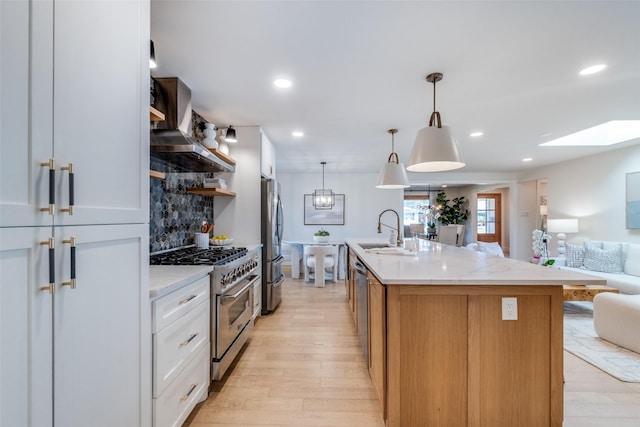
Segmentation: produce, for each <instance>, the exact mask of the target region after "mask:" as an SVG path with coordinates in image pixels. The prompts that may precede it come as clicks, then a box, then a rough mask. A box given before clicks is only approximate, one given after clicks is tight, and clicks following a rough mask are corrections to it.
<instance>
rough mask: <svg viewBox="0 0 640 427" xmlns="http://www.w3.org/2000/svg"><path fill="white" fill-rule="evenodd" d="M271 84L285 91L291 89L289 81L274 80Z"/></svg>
mask: <svg viewBox="0 0 640 427" xmlns="http://www.w3.org/2000/svg"><path fill="white" fill-rule="evenodd" d="M273 84H274V85H275V86H276V87H279V88H283V89H286V88H288V87H291V80H289V79H277V80H274V82H273Z"/></svg>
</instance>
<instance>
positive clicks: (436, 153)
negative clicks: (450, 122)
mask: <svg viewBox="0 0 640 427" xmlns="http://www.w3.org/2000/svg"><path fill="white" fill-rule="evenodd" d="M464 165H465V163H464V161H463V160H462V156H461V155H460V150H459V149H458V141H456V139H455V138H454V136H453V134H452V132H451V128H449V126H442V127H437V126H428V127H426V128H423V129H420V130H419V131H418V134H417V135H416V141H415V142H414V144H413V149H412V150H411V157H410V158H409V166H407V170H408V171H410V172H440V171H448V170H453V169H459V168H461V167H463V166H464Z"/></svg>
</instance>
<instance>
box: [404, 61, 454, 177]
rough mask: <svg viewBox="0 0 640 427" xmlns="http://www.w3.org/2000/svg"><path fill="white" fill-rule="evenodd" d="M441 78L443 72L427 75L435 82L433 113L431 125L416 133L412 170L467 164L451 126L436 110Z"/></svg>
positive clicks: (411, 158)
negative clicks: (437, 86) (447, 124)
mask: <svg viewBox="0 0 640 427" xmlns="http://www.w3.org/2000/svg"><path fill="white" fill-rule="evenodd" d="M440 80H442V73H432V74H429V75H428V76H427V81H428V82H429V83H433V113H431V118H430V119H429V126H428V127H426V128H423V129H420V130H419V131H418V134H417V135H416V141H415V143H414V144H413V150H411V157H410V158H409V166H407V170H408V171H410V172H440V171H448V170H453V169H459V168H461V167H463V166H464V165H465V163H464V161H463V160H462V156H461V155H460V151H459V149H458V142H457V141H456V139H455V138H454V136H453V134H452V133H451V128H449V127H448V126H442V121H441V119H440V113H439V112H438V111H436V82H439V81H440Z"/></svg>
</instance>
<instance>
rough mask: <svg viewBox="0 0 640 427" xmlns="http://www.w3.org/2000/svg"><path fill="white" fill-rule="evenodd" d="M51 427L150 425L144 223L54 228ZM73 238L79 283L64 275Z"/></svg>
mask: <svg viewBox="0 0 640 427" xmlns="http://www.w3.org/2000/svg"><path fill="white" fill-rule="evenodd" d="M55 233H56V239H55V240H56V246H57V249H56V252H57V255H58V256H57V259H58V264H57V273H58V278H57V280H56V283H57V286H58V287H57V289H56V294H55V303H54V310H55V319H54V360H55V366H54V378H55V382H54V387H55V390H54V395H55V411H54V414H55V425H56V426H65V427H85V426H95V427H100V426H104V427H112V426H122V427H128V426H132V427H133V426H136V427H137V426H145V425H149V419H148V418H149V416H150V410H151V407H150V406H151V405H150V404H151V394H150V384H151V379H150V378H151V377H150V376H151V354H150V351H151V348H150V346H151V343H150V339H149V336H150V319H151V313H150V303H149V294H148V267H147V263H148V245H149V241H148V226H147V225H110V226H76V227H58V228H56V229H55ZM71 237H75V240H76V262H75V263H76V287H75V289H72V288H71V287H69V286H63V285H61V284H62V283H63V282H66V281H69V278H70V266H71V249H70V247H69V245H68V244H62V242H63V241H64V240H68V239H70V238H71Z"/></svg>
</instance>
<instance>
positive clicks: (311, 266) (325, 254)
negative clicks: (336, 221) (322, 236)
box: [304, 245, 338, 287]
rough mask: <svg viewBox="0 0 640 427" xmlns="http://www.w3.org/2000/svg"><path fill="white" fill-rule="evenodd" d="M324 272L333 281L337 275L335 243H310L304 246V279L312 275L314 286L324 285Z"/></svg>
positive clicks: (307, 279) (336, 249)
mask: <svg viewBox="0 0 640 427" xmlns="http://www.w3.org/2000/svg"><path fill="white" fill-rule="evenodd" d="M325 272H329V273H330V276H329V280H330V281H332V282H335V281H336V279H337V277H338V247H337V246H335V245H322V246H320V245H312V246H305V247H304V281H305V282H308V281H309V280H310V279H311V277H312V276H313V278H314V282H315V286H316V287H324V284H325Z"/></svg>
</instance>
